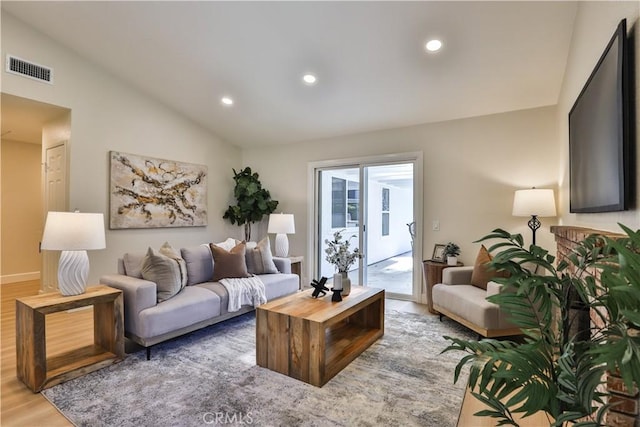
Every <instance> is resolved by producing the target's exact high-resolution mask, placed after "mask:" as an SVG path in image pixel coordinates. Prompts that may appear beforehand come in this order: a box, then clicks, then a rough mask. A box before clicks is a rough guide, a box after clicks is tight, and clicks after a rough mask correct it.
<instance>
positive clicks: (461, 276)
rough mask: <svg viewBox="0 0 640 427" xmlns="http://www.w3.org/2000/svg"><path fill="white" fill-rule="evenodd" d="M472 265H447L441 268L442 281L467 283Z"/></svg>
mask: <svg viewBox="0 0 640 427" xmlns="http://www.w3.org/2000/svg"><path fill="white" fill-rule="evenodd" d="M471 273H473V266H464V267H449V268H445V269H444V270H442V283H444V284H445V285H468V284H469V283H471Z"/></svg>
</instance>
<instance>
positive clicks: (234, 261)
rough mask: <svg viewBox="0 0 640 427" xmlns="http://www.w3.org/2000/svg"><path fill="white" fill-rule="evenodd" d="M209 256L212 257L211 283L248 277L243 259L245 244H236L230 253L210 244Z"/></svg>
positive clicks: (245, 262)
mask: <svg viewBox="0 0 640 427" xmlns="http://www.w3.org/2000/svg"><path fill="white" fill-rule="evenodd" d="M210 247H211V255H212V256H213V281H214V282H217V281H219V280H220V279H231V278H240V277H249V272H248V271H247V261H246V259H245V252H246V244H245V242H240V243H238V244H237V245H236V246H235V247H233V248H232V249H231V250H230V251H227V250H225V249H224V248H221V247H219V246H217V245H216V244H214V243H212V244H211V245H210Z"/></svg>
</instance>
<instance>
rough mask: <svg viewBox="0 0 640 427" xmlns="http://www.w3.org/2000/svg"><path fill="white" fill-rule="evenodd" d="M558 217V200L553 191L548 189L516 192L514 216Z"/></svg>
mask: <svg viewBox="0 0 640 427" xmlns="http://www.w3.org/2000/svg"><path fill="white" fill-rule="evenodd" d="M531 215H535V216H539V217H553V216H556V200H555V197H554V196H553V190H552V189H547V188H531V189H528V190H516V194H515V197H514V198H513V216H531Z"/></svg>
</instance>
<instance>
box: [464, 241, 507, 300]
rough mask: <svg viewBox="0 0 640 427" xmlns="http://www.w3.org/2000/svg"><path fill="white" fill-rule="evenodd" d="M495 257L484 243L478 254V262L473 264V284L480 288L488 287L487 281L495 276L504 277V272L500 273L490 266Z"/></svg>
mask: <svg viewBox="0 0 640 427" xmlns="http://www.w3.org/2000/svg"><path fill="white" fill-rule="evenodd" d="M492 259H493V258H492V257H491V254H490V253H489V251H487V248H485V247H484V245H482V246H481V247H480V250H479V251H478V256H476V263H475V265H474V266H473V273H471V284H472V285H473V286H476V287H478V288H480V289H484V290H486V289H487V282H489V281H490V280H491V279H493V278H494V277H504V274H501V273H498V272H497V271H495V270H494V269H493V268H491V267H490V266H489V262H491V260H492Z"/></svg>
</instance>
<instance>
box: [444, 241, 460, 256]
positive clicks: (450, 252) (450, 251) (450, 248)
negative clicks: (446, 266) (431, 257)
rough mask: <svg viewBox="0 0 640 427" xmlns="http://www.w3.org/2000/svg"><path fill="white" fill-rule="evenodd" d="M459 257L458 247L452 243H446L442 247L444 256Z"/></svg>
mask: <svg viewBox="0 0 640 427" xmlns="http://www.w3.org/2000/svg"><path fill="white" fill-rule="evenodd" d="M458 255H460V246H458V245H457V244H455V243H453V242H449V243H447V245H446V246H445V247H444V256H458Z"/></svg>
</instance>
